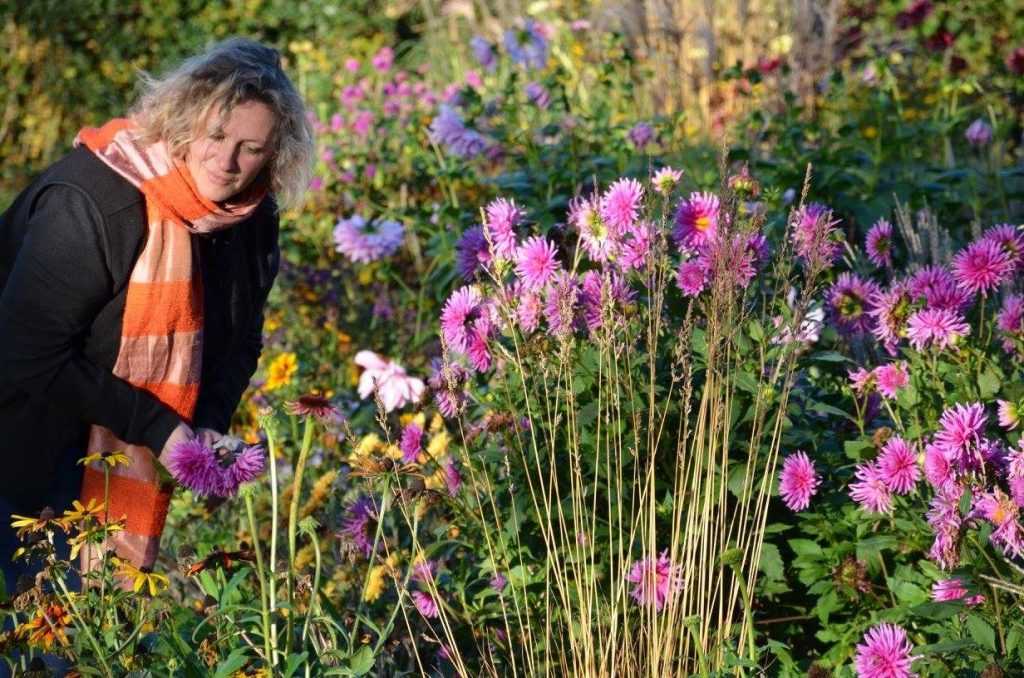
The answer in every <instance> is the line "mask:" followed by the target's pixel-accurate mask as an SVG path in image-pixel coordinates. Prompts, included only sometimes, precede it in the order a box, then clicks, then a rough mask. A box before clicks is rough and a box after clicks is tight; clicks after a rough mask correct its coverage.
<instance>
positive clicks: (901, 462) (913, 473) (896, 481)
mask: <svg viewBox="0 0 1024 678" xmlns="http://www.w3.org/2000/svg"><path fill="white" fill-rule="evenodd" d="M877 465H878V473H879V476H880V477H881V478H882V482H884V483H885V485H886V486H887V487H888V488H889V489H890V490H892V491H893V492H895V493H896V494H907V493H909V492H910V491H911V490H913V489H914V485H916V484H917V481H918V480H920V479H921V470H920V469H919V468H918V467H917V454H916V453H915V452H914V448H912V447H911V446H910V444H909V443H908V442H907V441H905V440H904V439H903V438H901V437H899V436H893V437H892V438H889V440H887V441H886V443H885V446H884V447H882V453H881V454H880V455H879V456H878V462H877Z"/></svg>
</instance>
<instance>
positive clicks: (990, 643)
mask: <svg viewBox="0 0 1024 678" xmlns="http://www.w3.org/2000/svg"><path fill="white" fill-rule="evenodd" d="M967 630H968V631H969V632H970V634H971V638H974V642H976V643H977V644H978V645H981V646H982V647H983V648H985V649H987V650H990V651H992V652H995V651H996V632H995V630H993V628H992V626H991V625H990V624H989V623H988V622H987V621H985V620H984V619H982V618H981V617H979V616H977V615H974V614H969V615H967Z"/></svg>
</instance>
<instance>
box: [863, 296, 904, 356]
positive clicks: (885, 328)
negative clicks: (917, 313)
mask: <svg viewBox="0 0 1024 678" xmlns="http://www.w3.org/2000/svg"><path fill="white" fill-rule="evenodd" d="M912 302H913V299H912V298H911V296H910V292H909V290H908V289H907V285H906V284H905V283H902V282H896V283H893V284H892V286H891V287H890V288H889V289H888V290H886V291H884V292H881V293H879V294H877V295H876V296H875V298H874V299H872V300H871V304H872V308H871V310H869V311H868V314H869V315H870V316H871V317H872V318H874V320H875V326H874V328H872V330H871V333H872V334H873V335H874V336H875V338H876V339H878V340H879V341H880V342H882V345H883V346H884V347H885V350H886V351H888V352H889V353H890V354H891V355H895V354H896V347H897V345H898V344H899V341H900V339H901V338H903V336H905V334H906V331H907V318H909V317H910V313H911V311H912V309H913V307H912V305H911V304H912Z"/></svg>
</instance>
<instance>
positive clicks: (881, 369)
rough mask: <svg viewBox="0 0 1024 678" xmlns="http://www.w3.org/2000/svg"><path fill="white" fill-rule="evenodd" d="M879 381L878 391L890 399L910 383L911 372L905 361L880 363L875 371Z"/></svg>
mask: <svg viewBox="0 0 1024 678" xmlns="http://www.w3.org/2000/svg"><path fill="white" fill-rule="evenodd" d="M873 374H874V376H875V379H876V380H877V383H878V392H879V393H881V394H882V395H883V396H885V397H886V398H889V399H890V400H891V399H893V398H895V397H896V395H897V393H899V391H901V390H902V389H904V388H906V386H907V384H909V383H910V372H909V371H908V370H907V364H906V363H905V362H902V361H901V362H898V363H887V364H885V365H879V366H878V367H876V368H875V369H874V372H873Z"/></svg>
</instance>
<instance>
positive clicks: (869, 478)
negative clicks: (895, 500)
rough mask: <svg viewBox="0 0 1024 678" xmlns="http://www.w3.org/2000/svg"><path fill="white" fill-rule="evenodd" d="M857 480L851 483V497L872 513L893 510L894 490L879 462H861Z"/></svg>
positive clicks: (858, 467)
mask: <svg viewBox="0 0 1024 678" xmlns="http://www.w3.org/2000/svg"><path fill="white" fill-rule="evenodd" d="M856 476H857V482H855V483H853V484H851V485H850V498H851V499H853V500H854V501H856V502H857V503H858V504H860V507H861V508H862V509H864V510H865V511H869V512H871V513H888V512H889V511H891V510H892V491H891V490H890V489H889V485H888V484H887V483H886V478H885V477H884V476H883V474H882V472H881V470H880V469H879V468H878V465H877V464H859V465H858V466H857V471H856Z"/></svg>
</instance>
